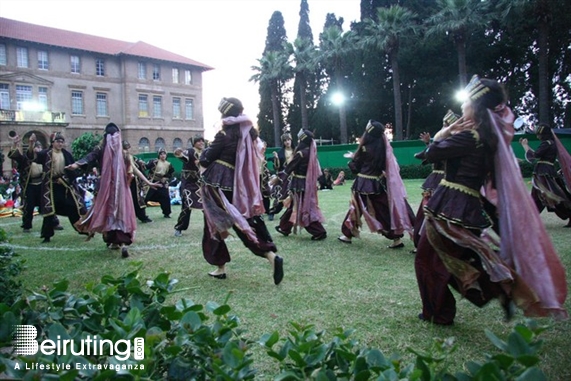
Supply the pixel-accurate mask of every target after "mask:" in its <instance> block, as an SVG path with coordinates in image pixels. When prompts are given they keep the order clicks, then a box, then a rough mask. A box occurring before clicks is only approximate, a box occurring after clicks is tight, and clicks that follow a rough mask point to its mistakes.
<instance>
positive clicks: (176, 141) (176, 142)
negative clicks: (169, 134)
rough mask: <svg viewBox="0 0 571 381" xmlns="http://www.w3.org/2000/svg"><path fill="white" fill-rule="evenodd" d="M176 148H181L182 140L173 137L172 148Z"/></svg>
mask: <svg viewBox="0 0 571 381" xmlns="http://www.w3.org/2000/svg"><path fill="white" fill-rule="evenodd" d="M177 148H182V140H180V139H179V138H175V139H174V141H173V142H172V149H173V150H175V149H177Z"/></svg>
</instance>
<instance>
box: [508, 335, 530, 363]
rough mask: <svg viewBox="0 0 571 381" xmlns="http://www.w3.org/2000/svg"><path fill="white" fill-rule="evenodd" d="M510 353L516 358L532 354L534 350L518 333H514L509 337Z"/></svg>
mask: <svg viewBox="0 0 571 381" xmlns="http://www.w3.org/2000/svg"><path fill="white" fill-rule="evenodd" d="M508 352H509V353H510V354H512V355H513V356H514V357H517V356H520V355H527V354H532V353H533V350H532V349H531V348H530V346H529V345H528V344H527V343H526V341H525V340H524V339H523V337H521V335H520V334H519V333H517V332H512V333H510V335H509V336H508Z"/></svg>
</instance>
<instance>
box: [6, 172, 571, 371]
mask: <svg viewBox="0 0 571 381" xmlns="http://www.w3.org/2000/svg"><path fill="white" fill-rule="evenodd" d="M405 183H406V186H407V189H408V194H409V200H410V202H411V205H412V207H413V209H414V210H415V211H416V209H417V207H418V203H419V201H420V184H421V183H422V181H421V180H407V181H405ZM349 192H350V183H349V184H347V185H345V186H342V187H336V188H335V189H334V190H333V191H329V192H320V193H319V197H320V200H319V201H320V206H321V208H322V210H323V212H324V215H325V216H326V219H327V221H326V223H325V227H326V229H327V231H328V235H329V237H328V238H327V239H326V240H325V241H321V242H313V241H311V240H310V236H309V234H308V233H306V232H305V231H304V232H302V233H301V234H298V235H290V236H289V237H283V236H281V235H279V234H278V233H275V234H273V237H274V240H275V242H276V244H277V246H278V250H279V252H278V253H279V254H280V255H281V256H283V257H284V261H285V263H284V268H285V278H284V281H283V283H282V284H281V285H280V286H274V284H273V282H272V276H271V267H270V265H269V263H268V262H267V261H266V260H264V259H262V258H259V257H256V256H254V255H253V254H251V253H250V252H249V251H248V250H247V249H246V248H245V247H244V246H243V245H242V243H241V242H240V240H239V239H237V238H232V237H231V238H229V239H228V240H227V244H228V246H229V248H230V252H231V255H232V262H231V263H229V264H228V265H227V272H228V279H226V280H216V279H211V278H210V277H208V275H207V272H209V271H211V270H213V267H212V266H210V265H208V264H207V263H206V261H205V260H204V258H203V257H202V252H201V238H202V226H203V221H202V213H201V212H196V211H195V212H193V214H192V218H191V228H190V229H189V230H188V231H185V232H183V236H182V237H180V238H176V237H174V236H173V233H174V230H173V226H174V224H175V223H176V216H177V215H178V212H179V208H180V207H179V206H173V214H172V215H173V217H174V218H172V219H164V218H163V217H162V214H161V211H160V208H149V209H148V214H149V216H150V217H151V218H153V219H154V222H153V223H151V224H140V225H139V230H138V231H137V236H136V242H135V243H134V244H133V246H132V248H131V249H130V253H131V257H130V258H129V259H127V260H122V259H121V258H120V256H121V255H120V252H119V251H111V250H107V249H106V248H105V245H104V243H103V241H102V239H101V237H100V236H96V237H95V238H94V239H92V240H91V241H89V242H85V241H84V236H80V235H78V234H77V233H75V232H74V231H73V230H72V228H71V226H70V225H69V222H68V221H67V220H66V219H64V218H61V221H62V223H63V225H64V227H65V230H64V231H57V232H56V235H55V237H53V238H52V242H51V243H49V244H40V241H41V239H40V238H39V230H40V225H41V217H39V216H36V217H35V218H34V228H33V232H32V233H31V234H24V233H22V229H21V228H20V219H16V218H5V219H2V220H0V225H1V226H2V228H4V229H5V230H6V231H7V232H8V233H9V235H10V238H11V244H12V245H13V246H14V247H15V251H16V252H17V253H19V254H21V255H22V257H23V258H26V259H27V263H26V266H27V269H26V271H25V272H24V273H23V280H24V284H25V285H26V287H27V288H28V289H29V290H37V289H38V288H39V287H41V286H43V285H47V286H50V285H51V284H52V282H53V281H54V280H57V279H60V278H63V277H65V278H67V279H69V281H70V282H71V288H72V289H76V290H79V289H82V288H83V287H84V286H85V285H86V284H87V283H89V282H93V281H97V280H99V279H100V278H101V277H102V276H103V275H104V274H113V275H120V274H121V273H122V272H124V271H125V270H126V269H128V267H129V263H130V262H133V261H141V262H143V263H144V268H143V271H142V273H143V276H145V277H148V278H151V277H153V276H154V275H156V274H157V273H158V272H159V271H161V270H166V271H168V272H170V273H171V274H172V276H173V277H174V278H177V279H179V280H180V284H179V289H184V291H183V292H180V293H178V294H175V295H176V297H177V298H179V297H183V296H184V297H187V298H190V299H192V300H193V301H194V302H196V303H200V304H204V303H206V302H208V301H216V302H223V301H224V300H225V298H226V296H227V295H228V294H229V293H231V297H230V300H229V304H230V306H231V307H232V312H233V313H234V314H236V315H237V316H238V317H239V318H240V320H241V327H242V328H244V329H246V331H247V335H248V336H249V337H250V338H251V339H254V340H257V339H259V338H260V337H261V335H262V334H264V333H269V332H272V331H274V330H278V331H279V332H280V334H281V335H285V334H287V331H288V329H289V327H288V322H290V321H296V322H299V323H306V324H314V325H316V327H317V328H318V329H324V330H326V331H328V332H331V331H332V329H333V328H335V327H344V328H355V329H356V333H355V334H354V338H355V339H357V340H359V342H360V343H361V344H362V345H363V346H374V347H377V348H379V349H381V350H382V351H383V352H384V353H385V354H386V355H390V354H392V353H394V352H397V353H400V354H401V355H404V356H405V358H412V356H411V355H409V354H407V352H406V348H407V347H411V346H412V347H416V348H427V347H428V345H429V344H430V342H431V340H432V338H434V337H451V336H453V337H454V338H455V342H456V343H457V345H458V350H457V351H456V352H455V354H454V358H453V359H452V361H453V368H452V369H460V367H462V365H463V364H464V363H465V362H466V361H467V360H481V359H483V357H484V353H492V352H494V347H493V346H492V344H491V343H490V342H489V340H488V339H487V338H486V337H485V335H484V330H485V329H490V330H491V331H493V332H494V333H495V334H496V335H498V336H500V337H506V335H507V334H508V333H509V332H510V331H511V328H512V327H513V326H514V325H515V324H516V323H518V322H521V321H522V320H523V316H522V315H521V313H519V312H518V314H516V316H515V319H514V320H513V321H511V322H509V323H506V322H504V321H503V312H502V310H501V308H500V307H499V305H498V303H496V302H492V303H490V304H489V305H488V306H486V307H484V308H477V307H475V306H473V305H472V304H470V303H469V302H467V301H465V300H462V299H461V298H460V297H459V296H458V294H456V297H457V300H458V313H457V318H456V321H455V325H454V326H452V327H440V326H432V325H429V324H427V323H425V322H422V321H420V320H419V319H418V318H417V315H418V313H419V312H420V308H421V304H420V297H419V294H418V289H417V284H416V278H415V274H414V255H413V254H410V253H409V250H411V249H412V248H413V245H412V242H411V241H410V239H409V238H408V237H407V238H406V239H405V245H406V246H405V248H404V249H401V250H389V249H387V248H386V246H387V245H388V244H390V243H391V242H390V241H389V240H387V239H385V238H384V237H382V236H380V235H377V234H371V233H369V232H368V230H366V229H365V230H364V231H363V232H362V235H361V239H358V240H354V242H353V244H352V245H346V244H343V243H341V242H338V241H337V239H336V237H337V236H338V235H339V234H340V226H341V221H342V219H343V217H344V216H345V213H346V211H347V207H348V201H349ZM542 218H543V220H544V222H545V224H546V227H547V229H548V231H549V233H550V234H551V236H552V239H553V242H554V244H555V246H556V248H557V250H558V252H559V254H560V256H561V259H562V261H563V264H564V266H565V267H566V268H570V266H571V248H570V246H571V245H569V234H570V233H571V229H565V228H563V225H565V222H564V221H561V220H559V219H558V218H557V217H555V216H554V215H553V214H548V213H545V212H544V213H543V214H542ZM267 224H268V227H269V229H270V231H271V232H274V230H273V229H274V226H275V225H277V221H273V222H272V221H267ZM521 226H522V227H521V233H522V234H533V233H534V232H530V231H527V230H526V226H525V222H524V221H522V223H521ZM569 278H570V277H569V276H568V284H569ZM570 307H571V306H570V303H569V301H568V302H567V303H566V308H567V309H568V310H571V308H570ZM541 322H542V323H548V324H552V328H551V329H550V330H548V331H547V333H545V334H544V335H543V338H544V340H545V345H544V347H543V350H542V354H541V356H542V362H541V367H542V369H543V370H544V371H545V372H546V374H547V376H548V379H550V380H569V379H571V370H570V367H569V365H568V363H569V361H568V360H569V355H568V353H569V348H571V323H570V322H569V321H552V320H551V319H541ZM253 352H254V356H255V360H256V367H257V368H258V370H259V377H258V379H270V378H271V375H272V374H275V372H276V369H277V367H276V364H275V363H274V362H273V361H272V360H271V359H269V358H268V357H267V356H265V354H264V353H263V351H262V350H261V349H260V348H258V347H254V348H253Z"/></svg>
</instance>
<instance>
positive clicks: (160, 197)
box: [145, 148, 174, 218]
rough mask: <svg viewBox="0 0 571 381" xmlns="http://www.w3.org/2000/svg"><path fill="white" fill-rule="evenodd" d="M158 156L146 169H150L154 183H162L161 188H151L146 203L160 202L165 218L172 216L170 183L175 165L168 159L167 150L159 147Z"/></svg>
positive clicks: (150, 176) (150, 175)
mask: <svg viewBox="0 0 571 381" xmlns="http://www.w3.org/2000/svg"><path fill="white" fill-rule="evenodd" d="M157 155H158V158H157V159H153V160H151V161H149V162H148V163H147V164H146V166H145V169H147V170H149V178H150V179H151V181H152V182H153V183H161V184H162V185H163V186H162V187H161V188H149V189H148V191H147V195H146V196H145V203H148V202H149V201H155V202H158V203H159V204H160V205H161V211H162V212H163V216H164V218H171V199H170V194H169V183H170V180H171V178H172V175H173V173H174V167H173V166H172V164H171V163H170V162H169V161H167V151H165V149H164V148H161V149H159V152H158V153H157Z"/></svg>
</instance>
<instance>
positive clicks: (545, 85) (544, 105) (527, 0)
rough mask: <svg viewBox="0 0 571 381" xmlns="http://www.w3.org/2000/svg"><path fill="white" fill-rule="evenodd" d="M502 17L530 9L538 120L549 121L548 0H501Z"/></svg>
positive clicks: (549, 15) (549, 12)
mask: <svg viewBox="0 0 571 381" xmlns="http://www.w3.org/2000/svg"><path fill="white" fill-rule="evenodd" d="M499 6H500V9H503V15H502V16H503V18H506V17H507V15H508V14H509V13H511V12H514V11H520V12H522V11H525V10H530V11H531V12H532V14H533V20H536V27H537V42H536V43H537V66H538V88H539V91H538V104H539V122H540V123H549V121H550V116H549V110H550V103H551V102H550V99H551V95H550V93H551V84H550V79H549V44H548V42H549V33H550V31H549V24H550V23H551V19H552V17H553V16H552V13H551V12H552V11H551V7H550V1H549V0H502V1H501V2H500V3H499Z"/></svg>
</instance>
